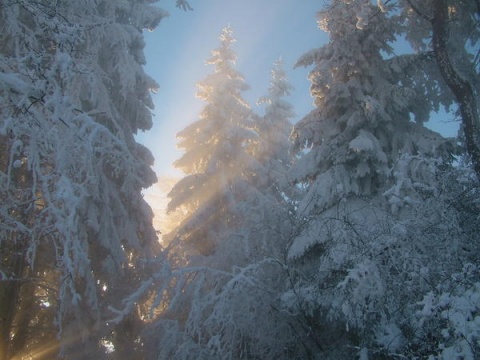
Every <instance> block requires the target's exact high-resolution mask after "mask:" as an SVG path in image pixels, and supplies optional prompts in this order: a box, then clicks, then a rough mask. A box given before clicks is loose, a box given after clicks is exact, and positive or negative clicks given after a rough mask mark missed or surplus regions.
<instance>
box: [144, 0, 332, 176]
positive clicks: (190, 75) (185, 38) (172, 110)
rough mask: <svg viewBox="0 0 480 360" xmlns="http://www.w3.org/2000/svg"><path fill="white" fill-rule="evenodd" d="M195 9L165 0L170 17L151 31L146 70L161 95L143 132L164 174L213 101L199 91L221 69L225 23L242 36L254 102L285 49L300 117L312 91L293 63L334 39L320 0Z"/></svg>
mask: <svg viewBox="0 0 480 360" xmlns="http://www.w3.org/2000/svg"><path fill="white" fill-rule="evenodd" d="M189 2H190V4H191V5H192V7H193V8H194V10H193V11H189V12H184V11H181V10H179V9H177V8H175V1H174V0H162V1H160V2H159V3H158V6H160V7H162V8H164V9H166V10H167V11H168V12H169V13H170V17H168V18H166V19H164V20H163V21H162V22H161V23H160V25H159V27H158V28H157V29H156V30H155V31H154V32H151V33H145V41H146V48H145V54H146V58H147V65H146V68H145V70H146V72H147V73H148V74H149V75H150V76H151V77H152V78H154V79H155V80H156V81H157V82H158V83H159V85H160V91H159V92H158V93H157V94H153V99H154V103H155V110H154V111H153V113H154V118H153V122H154V126H153V128H152V130H150V131H148V132H145V133H140V134H139V137H138V140H139V141H140V142H142V143H144V144H145V145H146V146H147V147H148V148H150V150H151V151H152V152H153V155H154V156H155V166H154V169H155V171H156V172H157V174H159V175H161V174H167V173H172V169H171V163H172V162H173V161H174V160H176V159H177V158H178V157H179V156H180V155H181V153H180V152H178V151H176V150H175V149H176V139H175V134H176V133H177V132H178V131H180V130H181V129H183V128H184V127H185V126H186V125H187V124H189V123H191V122H193V121H195V120H197V118H198V114H199V112H200V111H201V109H202V107H203V106H204V105H205V104H204V103H202V102H201V101H199V100H197V99H196V98H195V92H196V87H195V84H196V83H197V82H199V81H201V80H202V79H203V78H204V77H205V76H206V75H207V74H209V73H211V72H212V71H213V68H212V67H211V66H207V65H205V61H206V60H207V59H208V58H209V57H210V53H211V51H212V50H213V49H215V48H216V47H217V46H218V45H219V40H218V37H219V36H220V32H221V30H222V28H224V27H225V26H228V25H229V26H230V27H231V28H232V29H233V31H234V37H235V38H236V39H237V42H236V43H235V44H234V46H233V50H234V51H235V52H236V54H237V57H238V59H237V64H236V68H237V70H238V71H240V72H241V73H242V74H243V75H244V76H245V81H246V82H247V83H248V84H249V85H250V87H251V89H250V90H248V91H246V92H245V93H244V94H243V95H244V96H245V98H246V99H247V100H248V101H249V102H250V105H251V106H252V108H253V109H254V110H256V111H257V112H259V113H262V109H261V108H257V106H256V101H257V99H258V98H259V97H260V96H262V95H265V94H266V93H267V89H268V86H269V82H270V70H271V67H272V65H273V62H274V61H275V60H277V59H278V58H279V57H282V59H283V61H284V64H285V70H286V71H287V74H288V78H289V81H290V83H291V84H292V85H293V86H294V87H295V90H294V91H293V93H292V96H291V97H290V99H289V101H290V102H291V103H292V104H293V105H294V108H295V113H296V117H295V119H294V121H296V120H298V119H300V118H301V117H303V116H304V115H305V114H307V113H308V112H309V111H310V110H311V109H313V105H312V103H313V99H312V98H311V97H310V94H309V87H310V83H309V82H308V80H307V75H308V69H303V68H301V69H295V70H294V69H293V65H294V64H295V62H296V60H297V59H298V58H299V57H300V56H301V55H302V54H303V53H304V52H306V51H308V50H310V49H312V48H314V47H320V46H321V45H323V44H324V43H325V42H326V41H327V40H328V39H327V36H326V34H324V33H323V32H322V31H320V30H319V29H318V28H317V25H316V20H315V14H316V12H317V11H318V10H319V9H320V7H321V4H322V2H321V1H317V0H304V1H303V4H300V2H299V1H298V0H228V1H226V0H190V1H189Z"/></svg>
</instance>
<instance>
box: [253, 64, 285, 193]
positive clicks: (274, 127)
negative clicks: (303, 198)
mask: <svg viewBox="0 0 480 360" xmlns="http://www.w3.org/2000/svg"><path fill="white" fill-rule="evenodd" d="M271 76H272V78H271V81H270V87H269V88H268V94H267V95H265V96H262V97H261V98H260V99H259V100H258V103H259V104H266V107H265V115H264V116H263V117H261V118H259V119H258V121H257V129H258V130H257V131H258V134H259V139H258V147H257V149H256V151H255V154H256V158H257V159H258V161H259V162H260V163H261V164H262V165H263V166H264V167H265V168H266V169H267V170H266V174H265V176H264V177H263V178H262V180H261V181H262V182H264V183H265V184H266V186H267V187H270V188H271V189H272V190H274V189H275V190H274V191H277V192H280V191H286V186H285V184H281V183H280V181H282V180H283V179H285V178H286V171H287V169H288V167H289V165H290V154H289V152H288V150H289V147H290V141H289V136H290V134H291V132H292V124H291V122H290V121H291V119H292V118H293V116H294V114H293V106H292V105H291V104H290V103H289V102H288V101H286V100H285V97H287V96H288V95H290V91H291V90H292V88H293V87H292V85H290V83H289V82H288V80H287V77H286V73H285V70H284V69H283V61H282V60H281V59H279V60H277V61H276V62H275V63H274V65H273V68H272V71H271Z"/></svg>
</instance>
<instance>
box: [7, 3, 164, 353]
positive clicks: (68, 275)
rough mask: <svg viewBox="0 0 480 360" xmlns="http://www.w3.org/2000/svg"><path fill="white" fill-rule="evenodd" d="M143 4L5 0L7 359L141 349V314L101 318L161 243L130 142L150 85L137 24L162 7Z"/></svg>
mask: <svg viewBox="0 0 480 360" xmlns="http://www.w3.org/2000/svg"><path fill="white" fill-rule="evenodd" d="M150 4H151V1H149V0H145V1H122V2H110V1H89V0H86V1H81V2H65V1H55V2H51V3H47V2H38V1H29V0H26V1H9V0H7V1H4V2H2V4H1V5H0V19H1V22H2V34H1V35H0V43H1V45H0V99H1V102H2V104H3V105H2V107H1V108H0V147H1V149H2V152H1V155H0V164H1V165H0V178H1V181H0V198H1V205H0V223H1V225H0V233H1V235H0V253H1V260H0V277H1V281H0V317H1V319H2V321H0V358H2V359H6V358H11V357H14V356H32V357H36V356H37V355H39V354H43V356H46V357H51V358H53V357H55V356H56V354H57V353H58V352H59V347H61V348H62V354H63V355H65V356H66V357H68V358H69V359H77V358H82V359H84V358H102V357H103V356H105V348H104V346H102V342H103V343H110V344H114V346H115V349H116V351H117V352H115V353H114V354H112V356H113V355H115V354H117V355H119V354H123V355H121V356H125V357H129V358H134V355H133V354H134V353H138V352H139V351H140V349H139V348H140V347H141V344H139V343H138V342H137V341H135V339H136V337H137V336H138V334H137V333H138V325H139V322H140V320H139V317H138V316H139V315H138V313H137V312H135V311H132V312H130V315H129V316H127V317H126V318H125V320H124V321H121V322H120V323H119V324H117V326H116V327H114V326H112V323H107V320H108V319H109V318H111V317H113V314H112V313H111V312H109V311H108V307H109V306H112V307H115V308H116V307H120V306H121V305H122V304H121V300H122V299H123V298H124V297H126V296H127V295H128V294H129V293H130V292H131V291H132V288H134V286H135V283H137V282H138V281H139V279H140V278H141V277H143V276H144V272H146V271H147V268H146V265H145V264H147V263H148V262H147V261H145V260H146V259H147V258H148V257H151V256H153V255H154V254H155V253H156V251H157V249H156V248H157V245H156V236H155V232H154V230H153V228H152V225H151V218H152V213H151V210H150V208H149V206H148V205H147V204H146V203H145V201H144V200H143V198H142V195H141V190H142V188H146V187H148V186H150V185H151V184H152V183H153V182H154V181H155V175H154V173H153V171H152V170H151V168H150V166H151V164H152V161H153V158H152V155H151V154H150V152H149V151H148V150H147V149H146V148H144V147H143V146H141V145H139V144H138V143H136V142H135V140H134V134H135V133H136V132H137V130H139V129H149V128H150V126H151V124H152V122H151V114H150V110H149V109H151V108H152V107H153V103H152V100H151V98H150V94H149V91H150V89H152V88H156V87H157V85H156V84H155V82H154V81H153V80H152V79H150V78H149V77H148V76H146V75H145V73H144V72H143V68H142V66H143V65H144V64H145V58H144V55H143V47H144V42H143V38H142V29H153V28H154V27H156V26H157V25H158V23H159V22H160V20H161V19H162V18H163V17H164V16H165V15H166V13H165V12H164V11H163V10H161V9H158V8H156V7H152V6H151V5H150ZM58 339H60V341H58ZM119 356H120V355H119Z"/></svg>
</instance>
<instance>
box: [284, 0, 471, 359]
mask: <svg viewBox="0 0 480 360" xmlns="http://www.w3.org/2000/svg"><path fill="white" fill-rule="evenodd" d="M398 20H399V18H396V17H393V16H392V17H387V16H386V14H385V13H384V12H382V11H380V10H379V9H378V7H377V6H375V5H374V4H372V2H371V1H369V0H357V1H347V0H336V1H332V2H330V3H329V4H328V6H327V8H326V9H325V10H324V11H322V12H320V13H319V21H318V22H319V26H320V28H321V29H323V30H324V31H326V32H328V34H329V36H330V42H329V43H328V44H327V45H325V46H323V47H321V48H320V49H317V50H313V51H311V52H309V53H307V54H306V55H304V56H303V57H302V58H301V59H300V60H299V62H298V65H299V66H310V65H313V66H314V69H313V70H312V71H311V73H310V81H311V82H312V86H311V93H312V95H313V96H314V97H315V103H316V105H317V109H315V110H313V111H312V112H311V113H310V114H309V115H307V116H306V117H305V118H304V119H302V120H301V121H300V122H299V123H298V124H297V125H296V126H295V130H294V133H293V140H294V150H296V152H297V154H298V155H297V156H298V157H299V159H298V160H297V161H296V163H295V164H294V165H293V167H292V170H291V171H290V172H289V173H290V174H292V181H293V182H294V183H296V184H298V185H302V186H304V187H306V192H305V196H304V198H303V199H302V201H301V202H300V204H299V206H298V213H297V220H298V233H299V235H298V236H296V237H294V238H293V239H292V243H291V246H290V248H289V253H288V268H289V269H290V272H289V274H290V275H291V276H290V279H291V282H292V288H291V289H290V290H289V291H288V292H286V293H285V295H284V297H283V300H284V304H285V306H286V307H287V309H289V310H290V312H292V313H297V314H298V315H299V316H302V317H303V319H304V323H305V324H306V325H308V329H309V331H308V332H307V331H306V332H305V336H304V339H305V340H304V341H305V343H306V345H307V346H308V347H309V348H310V349H311V351H312V353H316V354H319V355H318V356H319V357H320V358H335V359H339V358H352V357H354V356H356V355H358V356H361V357H362V358H368V356H373V357H374V358H375V357H381V356H386V357H391V356H395V355H398V356H406V357H414V356H428V355H433V356H435V355H437V354H438V351H439V350H438V348H436V346H437V345H438V343H440V342H441V339H440V338H433V339H428V335H427V334H428V333H429V332H428V331H424V330H425V328H424V327H423V326H424V325H425V323H420V322H418V321H414V319H416V316H417V315H418V314H417V313H416V311H417V310H419V306H418V302H420V301H422V299H423V298H424V295H426V294H428V293H430V292H433V293H435V292H436V291H437V290H438V286H440V285H441V284H443V283H442V281H446V279H447V278H449V277H450V276H451V275H453V274H461V273H463V271H464V270H463V267H464V265H465V263H467V262H472V261H474V256H473V254H474V253H475V252H472V251H471V247H472V246H473V247H474V248H476V247H477V246H478V239H472V238H471V232H470V236H466V232H465V231H464V228H463V227H462V223H461V222H460V220H459V219H461V217H460V216H459V214H460V213H459V211H458V210H457V209H456V208H455V206H452V204H453V203H454V202H455V201H454V199H452V198H451V190H448V191H447V189H451V188H452V187H455V186H456V184H451V183H450V182H449V181H444V180H443V178H444V175H442V174H443V173H446V174H450V173H451V174H454V173H453V172H452V171H453V170H452V169H451V167H450V166H449V161H450V157H451V154H450V150H451V149H453V146H452V144H451V141H448V140H446V139H443V138H442V137H441V136H440V135H438V134H436V133H433V132H432V131H430V130H428V129H426V128H424V127H423V126H422V122H423V121H425V120H427V119H426V118H425V115H426V114H428V112H429V110H428V111H426V109H425V106H426V105H428V106H435V105H438V103H439V102H440V101H444V100H445V99H446V98H447V97H448V93H447V95H446V96H445V97H444V94H445V90H444V89H443V88H442V87H441V83H440V82H434V81H431V79H430V76H433V75H436V74H437V73H434V72H432V73H430V74H429V73H424V72H422V71H421V70H424V69H428V67H426V66H425V62H428V61H431V60H430V59H429V58H428V57H425V56H415V55H411V56H406V55H405V56H398V57H397V56H395V55H394V54H393V53H392V48H391V45H390V44H391V43H393V42H394V41H395V35H396V32H397V31H398V29H401V26H400V25H401V24H400V23H399V22H398ZM388 57H389V58H388ZM434 64H435V63H434V62H431V66H430V67H431V68H433V70H432V71H434ZM432 74H433V75H432ZM409 85H412V86H409ZM435 86H436V87H435ZM430 88H433V89H435V90H436V91H431V92H426V91H425V92H424V90H428V89H430ZM450 101H451V100H450ZM412 119H415V120H416V121H412ZM449 176H450V175H449ZM451 176H453V175H451ZM453 177H455V176H453ZM472 243H473V244H472ZM467 249H468V250H467ZM469 271H470V270H469ZM473 271H475V270H473ZM469 274H470V273H469ZM469 276H470V275H469ZM469 279H470V280H471V277H470V278H469ZM470 280H469V281H470ZM447 282H448V281H447ZM449 284H450V285H452V284H453V282H449ZM452 286H453V285H452ZM468 286H470V288H471V286H472V283H470V285H468ZM446 287H447V288H448V287H449V285H446ZM450 288H452V287H450ZM426 311H427V310H425V312H426ZM440 312H441V311H439V312H437V314H440ZM466 316H467V315H466ZM447 327H448V326H447ZM451 330H452V328H450V329H449V331H451ZM474 338H475V337H474V336H473V337H470V338H469V340H470V339H472V340H473V339H474ZM475 341H476V340H475ZM463 345H465V344H464V343H463Z"/></svg>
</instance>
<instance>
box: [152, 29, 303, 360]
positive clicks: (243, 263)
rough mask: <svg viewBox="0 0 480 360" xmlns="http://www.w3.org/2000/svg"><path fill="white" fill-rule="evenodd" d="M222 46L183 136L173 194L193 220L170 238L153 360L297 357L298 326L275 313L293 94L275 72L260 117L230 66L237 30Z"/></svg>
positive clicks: (285, 221) (281, 274)
mask: <svg viewBox="0 0 480 360" xmlns="http://www.w3.org/2000/svg"><path fill="white" fill-rule="evenodd" d="M220 40H221V44H220V47H219V48H218V49H216V50H214V51H213V52H212V55H213V56H212V58H211V60H209V63H210V64H213V65H215V72H214V74H211V75H209V76H208V77H207V78H206V79H205V80H204V81H202V82H201V83H200V84H199V96H200V97H201V98H203V99H204V100H206V101H207V102H208V104H207V105H206V107H205V108H204V110H203V111H202V113H201V115H200V120H198V121H197V122H195V123H193V124H191V125H189V126H188V127H187V128H186V129H184V130H183V131H181V132H180V133H179V137H180V138H181V142H180V146H181V147H182V148H184V149H185V150H186V151H185V154H184V156H183V157H182V158H181V159H180V160H178V161H177V162H176V166H178V167H180V168H181V169H182V170H184V171H185V172H186V173H187V175H186V177H185V178H184V179H182V180H180V181H179V182H178V183H177V185H176V186H174V188H173V190H172V191H171V193H170V196H171V199H172V201H171V203H170V209H172V210H173V209H175V208H177V207H180V206H184V207H185V209H186V211H187V213H188V214H187V216H186V219H185V220H184V221H183V222H182V223H180V224H179V226H178V228H177V229H176V230H174V232H172V233H171V234H169V235H167V241H169V245H168V249H167V250H168V253H169V257H170V260H171V261H170V264H171V266H172V268H171V270H170V273H171V278H172V281H171V287H170V288H168V289H164V288H161V289H160V290H159V292H158V293H159V297H160V298H161V299H162V300H161V301H159V302H158V303H159V304H161V303H163V304H165V305H164V306H165V311H164V312H163V314H162V315H160V317H159V319H158V320H157V321H155V323H154V324H153V325H152V327H151V329H150V330H149V331H147V332H146V333H145V337H144V338H145V342H146V343H147V348H149V349H150V350H149V351H150V352H149V356H150V357H152V358H153V357H157V358H161V359H163V358H183V357H187V358H188V357H189V354H192V353H195V354H196V355H195V356H198V357H205V358H209V359H217V358H218V359H226V358H231V359H234V358H277V357H279V356H281V357H285V356H292V354H295V352H296V350H297V346H296V338H295V332H293V331H292V324H291V323H290V321H291V320H292V319H290V318H289V317H285V316H284V315H283V314H282V313H281V312H280V310H279V304H280V295H281V294H282V293H283V291H284V287H285V282H284V267H283V265H282V264H283V260H284V249H285V243H286V240H287V238H288V233H289V231H290V223H289V218H288V210H289V209H288V207H287V206H285V205H286V201H285V199H284V198H283V197H282V196H281V194H280V189H279V188H278V184H276V182H277V181H278V176H285V174H284V173H285V169H286V164H287V154H286V151H287V147H286V145H287V134H288V132H289V126H288V118H289V117H290V116H291V106H290V105H289V104H288V103H287V102H285V101H284V100H283V97H284V96H285V95H286V94H287V93H288V90H289V85H288V83H287V82H286V79H285V73H284V72H283V70H282V69H281V64H280V63H277V64H276V67H275V69H274V71H273V73H272V74H273V75H274V78H273V79H272V84H271V87H270V90H269V95H268V96H267V97H265V99H264V101H265V102H267V103H268V104H269V105H268V106H267V109H266V110H267V114H266V116H265V117H264V118H260V117H258V116H256V115H255V114H253V112H252V111H251V110H250V108H249V107H248V106H247V104H246V102H245V101H244V100H243V99H242V98H241V96H240V93H241V91H243V90H244V89H246V86H245V83H244V82H243V78H242V77H241V75H240V74H239V73H238V72H236V71H235V70H234V69H233V67H232V66H233V60H234V59H235V56H234V53H233V52H232V50H231V48H230V46H231V44H232V43H233V38H232V32H231V29H229V28H226V29H224V30H223V31H222V35H221V37H220ZM270 171H272V173H270ZM192 244H193V246H192ZM206 245H208V246H206ZM157 344H161V345H157Z"/></svg>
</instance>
